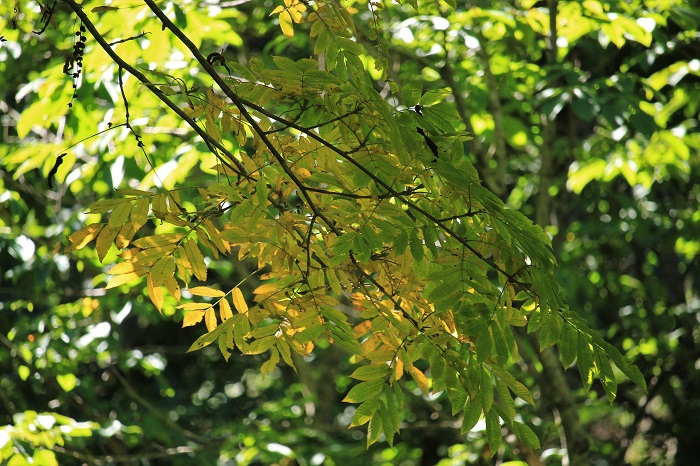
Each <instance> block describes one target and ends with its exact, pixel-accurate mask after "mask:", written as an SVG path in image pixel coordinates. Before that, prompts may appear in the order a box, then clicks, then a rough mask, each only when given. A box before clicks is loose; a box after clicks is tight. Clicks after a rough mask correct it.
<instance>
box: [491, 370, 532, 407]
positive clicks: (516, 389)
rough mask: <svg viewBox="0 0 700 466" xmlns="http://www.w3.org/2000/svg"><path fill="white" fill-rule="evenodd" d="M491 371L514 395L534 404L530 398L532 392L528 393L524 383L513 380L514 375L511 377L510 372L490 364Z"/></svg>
mask: <svg viewBox="0 0 700 466" xmlns="http://www.w3.org/2000/svg"><path fill="white" fill-rule="evenodd" d="M491 372H492V373H493V374H494V375H495V376H496V377H498V378H499V379H501V380H503V382H505V384H506V385H507V386H508V388H509V389H510V391H511V392H513V394H514V395H516V396H518V397H520V398H521V399H523V400H524V401H526V402H527V403H529V404H530V405H532V406H535V400H534V398H532V393H530V390H528V388H527V387H526V386H525V385H523V384H522V383H520V382H518V381H517V380H515V377H513V375H512V374H511V373H510V372H508V371H506V370H505V369H503V368H501V367H499V366H496V365H492V366H491Z"/></svg>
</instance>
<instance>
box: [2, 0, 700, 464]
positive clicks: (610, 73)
mask: <svg viewBox="0 0 700 466" xmlns="http://www.w3.org/2000/svg"><path fill="white" fill-rule="evenodd" d="M278 3H279V2H273V1H262V2H258V1H246V0H237V1H225V0H222V1H216V0H209V1H201V2H198V1H191V0H187V1H178V2H168V1H164V2H160V6H161V7H162V8H163V9H164V10H165V11H166V12H168V14H169V16H170V17H171V18H173V19H174V21H175V22H176V24H177V25H178V26H179V27H181V28H183V29H184V30H185V31H187V34H188V36H189V37H190V39H191V40H193V41H194V42H195V43H196V44H197V45H198V46H199V47H200V49H201V50H202V51H203V52H206V53H211V52H220V53H222V54H223V55H224V56H225V57H226V59H227V60H234V61H239V62H241V63H244V64H245V63H247V62H248V60H249V59H250V58H252V57H259V58H261V59H262V60H263V61H264V62H265V63H271V56H272V55H284V56H287V57H290V58H295V59H299V58H304V57H308V56H310V55H311V54H312V51H313V41H312V40H311V39H310V38H309V35H308V31H307V29H305V28H306V25H305V24H301V25H295V29H296V34H295V35H294V37H293V38H287V37H285V36H284V35H282V34H281V33H280V29H279V25H278V24H276V18H275V17H269V14H270V12H271V11H272V10H273V9H274V8H275V6H277V4H278ZM405 3H406V4H405V5H403V6H401V5H398V4H395V3H389V2H386V3H380V2H372V3H370V4H369V5H368V3H367V2H363V1H351V0H343V1H342V4H343V5H344V6H345V7H347V8H348V10H349V12H350V13H351V14H352V15H353V16H354V18H355V21H356V24H357V26H358V37H359V38H360V40H362V41H365V42H366V45H367V50H369V51H370V52H371V53H369V54H367V55H365V56H364V57H363V59H364V60H365V63H366V65H367V70H368V72H369V73H370V74H372V76H373V77H374V78H375V79H376V80H377V86H378V88H381V87H382V86H384V85H385V84H384V83H383V82H381V81H380V78H381V74H380V73H379V72H378V71H377V70H376V69H375V66H374V64H375V62H377V61H380V62H381V61H386V63H387V64H388V66H387V70H388V78H389V79H391V80H393V81H395V82H398V83H401V82H402V81H403V80H405V79H407V78H409V77H415V76H421V77H422V78H423V80H424V81H425V89H426V90H427V89H430V88H442V87H445V86H448V87H450V88H451V89H452V94H451V95H448V96H446V101H447V102H450V103H451V105H453V106H454V108H455V111H456V112H457V113H458V114H459V115H460V117H461V118H462V120H463V121H464V125H465V129H466V130H468V131H470V132H472V133H474V135H475V137H474V138H473V139H472V140H471V141H468V142H467V143H466V145H467V147H466V149H467V152H468V153H469V155H470V156H471V157H472V158H473V162H474V163H475V164H476V166H477V167H478V169H479V171H480V174H481V177H482V178H483V179H484V181H485V183H486V184H487V186H489V187H490V188H491V189H492V190H493V191H494V192H496V193H497V194H498V195H499V196H501V197H502V198H503V199H506V200H507V202H508V204H509V205H511V206H514V207H516V208H518V209H520V210H521V211H522V212H524V213H525V214H526V215H528V216H530V217H532V218H537V220H538V222H539V223H541V224H543V225H546V228H547V231H548V232H549V233H550V234H551V235H552V237H553V239H554V248H555V253H556V256H557V257H558V259H559V269H558V276H559V278H560V283H561V286H562V287H563V288H564V289H565V290H566V296H567V297H568V300H569V304H570V306H571V308H572V309H575V310H577V311H579V312H581V313H582V314H583V315H584V316H585V317H586V319H588V321H589V322H590V323H591V324H592V325H593V326H595V327H596V328H598V329H599V330H600V331H601V333H602V334H603V336H604V337H605V338H606V339H607V340H608V341H610V342H611V343H613V344H614V345H615V346H617V347H618V348H620V349H622V350H624V352H625V353H626V354H627V355H628V356H629V357H630V358H632V359H633V361H634V362H635V363H636V364H637V365H639V367H640V369H641V370H642V372H643V374H644V375H645V377H646V379H647V382H648V384H649V394H648V395H645V394H644V393H642V392H641V391H640V390H639V389H637V388H634V387H632V385H631V384H629V383H627V384H624V385H622V386H621V387H620V389H619V392H618V400H617V401H616V402H615V403H614V404H612V405H611V404H609V403H608V402H607V400H606V398H605V396H604V395H603V393H602V389H600V387H597V386H594V389H593V390H592V391H591V392H588V393H586V392H584V391H583V390H582V389H581V388H580V381H578V375H577V374H575V373H574V372H575V370H574V371H571V370H570V371H569V372H567V377H568V378H569V382H570V386H571V387H572V389H571V390H572V396H573V397H574V399H575V400H576V401H577V402H578V404H579V408H578V417H579V421H580V422H581V424H582V425H583V428H584V432H586V433H587V435H589V436H590V442H591V448H590V451H589V463H588V464H595V465H617V464H623V463H627V464H633V465H672V464H679V465H683V464H695V461H696V458H697V457H698V454H699V453H700V445H699V444H698V442H697V440H696V439H697V432H698V428H699V424H698V419H700V395H698V394H699V393H700V349H699V348H700V324H699V321H700V300H699V296H698V289H700V286H699V285H700V278H699V277H698V271H699V270H700V268H698V265H699V263H700V259H699V253H700V209H699V208H698V206H700V182H699V176H700V132H699V131H698V113H699V109H698V105H699V103H700V79H699V76H700V40H699V39H700V35H699V32H698V28H699V26H700V8H698V6H697V5H696V4H694V2H686V1H682V0H647V1H641V0H630V1H626V2H614V1H609V2H608V1H599V0H587V1H583V2H579V1H575V2H574V1H572V2H568V1H559V2H556V1H552V0H550V1H548V2H536V1H531V0H527V1H525V0H523V1H496V2H484V1H473V2H461V1H460V2H457V3H458V5H457V7H456V8H452V7H450V6H449V5H448V4H449V2H447V3H442V2H422V1H421V2H418V5H419V12H420V13H419V14H417V13H416V12H415V10H414V9H413V8H412V7H411V5H415V4H416V3H415V2H411V1H407V2H405ZM112 5H114V6H118V7H119V9H105V10H103V11H100V10H98V11H97V13H96V15H97V16H96V21H97V22H98V26H99V27H100V29H101V30H103V31H109V33H108V36H109V38H110V40H120V39H126V38H129V37H133V36H137V35H141V34H144V35H143V36H142V37H139V38H138V39H137V40H130V41H128V42H124V43H121V44H119V45H118V46H117V49H118V50H119V52H120V54H122V55H123V56H127V57H132V56H133V57H138V59H137V60H136V65H137V66H139V67H141V68H144V69H149V68H151V69H152V68H153V67H154V66H155V65H157V66H158V68H159V69H166V70H167V71H168V73H170V74H172V75H173V76H177V77H182V78H186V79H187V82H188V83H195V84H194V85H196V83H197V79H198V78H197V76H198V69H197V68H196V67H192V66H191V60H190V58H189V57H188V55H187V50H184V49H182V48H181V47H180V46H179V45H178V44H175V43H171V42H170V38H169V36H167V35H166V34H164V33H162V31H161V27H160V24H159V23H158V22H157V21H155V20H154V19H153V18H152V17H151V16H149V15H148V14H146V9H145V8H144V7H143V6H141V5H140V4H139V3H138V2H133V1H123V2H122V1H118V2H113V3H112ZM95 6H97V7H99V6H100V4H97V3H94V2H93V3H91V4H90V6H89V7H87V8H86V9H89V8H92V7H95ZM553 6H556V8H557V10H558V15H557V17H556V27H557V35H556V37H554V41H555V42H554V43H550V42H548V41H551V40H552V35H551V34H550V33H549V31H550V26H551V15H550V14H549V12H550V9H551V8H552V7H553ZM42 8H43V6H41V5H40V4H39V3H38V2H30V1H27V2H3V3H2V5H0V34H1V35H2V42H1V43H0V82H2V86H1V91H0V115H1V122H2V128H1V130H2V133H1V134H0V348H1V350H0V368H1V370H2V374H3V377H2V378H1V379H0V425H2V426H3V427H0V457H1V458H2V461H5V462H6V464H10V465H22V464H41V465H44V464H45V465H52V464H144V465H146V464H171V465H185V464H187V465H189V464H222V465H223V464H241V465H245V464H282V465H292V464H301V465H320V464H325V465H333V464H345V465H355V464H357V465H366V464H379V465H381V464H387V465H388V464H391V465H395V464H404V465H413V464H416V465H417V464H425V465H427V464H440V465H441V466H448V465H458V464H508V463H507V462H508V461H511V460H512V461H516V460H520V461H524V462H526V463H527V464H552V465H554V464H562V458H564V449H565V447H566V445H562V437H561V433H560V425H559V417H558V413H557V412H556V410H553V409H552V406H551V403H550V399H549V397H550V392H549V388H548V385H547V384H548V381H547V380H546V378H544V377H542V375H541V374H542V370H543V368H542V362H541V361H540V359H539V357H538V352H537V350H536V348H535V347H534V346H533V345H531V344H530V346H529V349H528V342H527V341H522V342H519V344H520V345H521V348H522V352H523V358H522V361H521V363H520V368H521V369H523V370H524V372H525V373H526V374H529V377H530V378H529V381H528V385H529V386H530V387H533V388H534V389H535V391H536V395H537V400H538V408H537V409H536V410H533V409H531V408H528V407H527V406H523V407H520V409H521V411H520V413H519V414H520V415H521V416H522V417H523V418H525V419H527V420H528V422H531V423H532V424H534V425H535V426H536V428H537V429H538V432H537V433H538V435H540V438H541V441H542V445H543V449H542V451H541V452H538V453H534V452H527V451H525V450H523V449H522V446H521V445H519V444H518V443H517V441H516V440H515V439H514V438H507V439H506V441H505V442H504V443H503V446H502V447H501V448H502V450H501V451H499V452H498V454H497V455H496V456H495V457H494V458H493V459H491V458H490V456H489V455H488V452H485V451H484V433H483V426H481V425H477V428H476V429H475V430H474V431H473V432H471V433H469V434H468V435H467V436H466V438H465V437H460V436H459V424H458V422H457V420H455V419H453V418H452V417H451V416H450V413H449V412H448V411H449V409H448V408H446V407H445V404H444V400H443V399H442V397H441V396H435V397H433V398H431V399H427V398H425V397H423V396H421V395H420V390H417V389H415V390H413V391H414V393H416V394H417V395H416V396H415V397H413V398H411V399H409V400H407V410H406V413H405V414H404V419H405V423H404V424H405V425H404V426H403V428H402V432H401V435H400V436H399V437H397V440H396V445H395V447H394V448H389V447H388V446H387V445H386V444H385V443H379V444H375V445H373V446H372V447H371V448H369V449H365V442H364V440H363V437H364V433H363V432H362V431H361V430H347V429H346V427H347V425H348V424H349V422H350V418H351V417H352V409H351V408H349V407H348V406H347V405H344V404H343V403H341V401H340V400H341V399H342V398H343V396H344V393H345V392H346V391H347V389H348V386H349V384H350V380H349V379H348V378H347V377H345V376H344V375H342V374H343V373H347V371H344V369H345V368H346V366H347V364H348V355H347V354H344V353H343V352H342V351H341V350H338V349H331V348H323V347H320V346H319V347H318V348H317V350H316V351H315V353H314V356H313V357H311V358H307V359H306V360H302V359H301V358H299V359H300V360H299V361H295V362H297V366H298V367H299V374H298V375H296V374H294V373H293V371H291V369H289V368H288V367H286V366H284V367H279V368H277V369H276V370H275V371H274V373H273V374H272V375H271V376H268V377H266V378H262V377H261V375H260V372H259V364H260V362H261V361H262V359H260V360H258V359H257V358H259V357H258V356H256V357H248V358H242V357H238V356H236V355H235V354H234V356H233V357H232V359H231V361H229V363H225V362H224V361H223V358H222V357H221V355H220V354H219V353H218V352H217V351H216V349H214V348H206V349H205V350H203V351H199V352H196V353H185V350H186V349H187V348H188V347H189V345H190V343H191V342H192V341H193V340H194V339H195V338H196V337H197V336H198V335H199V334H198V332H199V331H200V330H199V329H196V328H195V329H193V328H186V329H181V328H180V325H181V321H182V316H181V315H178V314H175V313H174V312H173V311H170V312H167V311H166V313H165V314H164V315H160V314H158V313H157V311H156V310H155V309H154V307H153V306H152V305H151V304H150V302H149V300H148V297H147V295H146V293H145V291H144V290H143V289H141V288H139V287H135V288H132V289H124V290H122V292H121V293H120V292H116V291H114V290H110V292H105V291H104V290H103V289H102V287H103V286H104V284H105V282H106V275H105V270H106V269H107V268H108V267H107V265H108V264H110V263H112V262H113V260H114V254H115V252H114V251H112V252H110V253H109V254H108V255H107V257H106V258H105V260H104V264H103V263H101V262H100V261H99V260H98V259H97V257H96V255H95V253H94V251H93V250H91V249H83V250H80V251H78V252H76V253H73V254H71V255H64V254H62V251H63V249H64V247H65V246H66V245H67V237H68V235H69V234H70V233H71V232H73V231H75V230H77V229H78V228H80V227H81V226H82V225H83V224H85V223H90V221H91V220H90V215H89V214H85V213H84V212H85V211H86V210H87V206H88V205H89V204H90V203H92V202H94V201H96V200H98V199H103V198H109V197H110V196H112V190H113V189H114V188H117V187H125V186H131V187H139V188H140V189H148V188H150V187H153V186H158V183H159V181H158V179H157V178H160V179H162V180H164V181H163V183H164V185H165V186H166V187H172V186H175V185H177V184H180V183H183V182H186V184H187V185H189V186H197V185H204V184H205V183H206V182H207V179H208V176H210V174H211V173H212V172H211V170H210V169H209V168H208V167H211V166H212V165H213V158H212V156H211V154H208V153H207V151H206V147H205V146H204V145H203V144H201V145H196V144H195V145H192V143H191V142H190V140H189V139H187V138H184V137H183V135H184V134H185V130H184V126H183V125H182V123H181V122H178V121H177V120H176V119H175V118H174V117H173V115H172V114H167V113H162V112H161V110H160V107H159V105H158V104H157V102H156V101H155V99H154V97H152V96H151V95H149V94H148V93H146V92H140V91H142V90H141V89H139V87H138V84H137V83H135V82H134V80H128V81H127V82H126V83H125V90H126V92H127V93H128V95H130V96H136V95H138V98H133V97H132V98H131V99H130V112H131V115H132V118H135V119H136V120H133V123H134V125H135V126H137V127H138V128H139V129H140V130H141V131H142V132H143V134H144V135H145V136H146V137H147V138H148V144H149V147H148V152H147V153H148V155H149V159H150V160H146V159H145V158H144V157H143V154H142V153H141V151H140V149H139V148H138V147H137V145H136V141H134V139H133V138H132V137H129V133H128V132H127V131H126V130H125V129H124V128H120V127H117V128H115V129H112V130H109V131H106V130H107V129H108V128H109V126H110V125H109V123H112V124H113V125H118V124H120V123H123V118H124V116H123V106H122V102H121V96H120V94H119V87H118V84H117V68H116V67H115V65H113V64H112V63H111V62H110V60H109V58H108V57H107V56H106V54H104V52H102V51H101V50H100V49H99V48H98V47H97V46H96V45H95V43H94V41H93V40H92V38H91V37H89V36H88V37H85V38H84V39H83V38H82V37H81V35H83V33H82V32H81V31H80V29H79V27H80V24H79V23H78V22H77V21H76V18H75V17H74V16H73V15H71V14H70V12H69V10H68V9H67V8H66V7H65V6H64V5H62V3H61V2H58V3H57V9H56V13H55V14H54V16H53V18H52V22H51V23H50V24H49V25H48V27H47V28H46V30H45V31H44V32H43V34H41V35H38V34H36V33H34V32H32V31H35V30H37V29H39V25H40V22H39V19H40V17H41V15H42ZM97 17H98V18H99V19H97ZM79 42H83V43H84V44H85V49H84V56H82V57H81V59H80V62H78V61H77V60H76V61H75V63H73V68H72V72H71V71H70V70H69V73H68V74H65V73H64V71H65V70H64V65H65V63H66V59H67V58H71V57H72V58H74V59H75V58H77V57H76V56H75V53H76V52H75V51H76V48H75V47H76V44H77V43H79ZM73 73H77V76H75V77H74V76H72V74H73ZM153 79H154V81H157V79H158V77H157V76H153ZM388 98H392V97H391V96H390V95H389V96H388ZM69 103H70V104H71V105H70V106H69V105H68V104H69ZM397 104H398V103H397ZM86 138H87V139H86ZM79 141H80V142H79ZM76 143H77V144H76ZM73 144H76V145H75V146H74V147H72V148H71V150H70V151H66V149H67V148H68V147H70V146H71V145H73ZM62 152H67V155H66V160H65V162H64V163H63V164H62V165H61V166H60V167H59V170H58V173H57V175H56V182H57V183H56V184H57V185H58V188H57V190H56V191H50V190H49V189H48V186H47V180H46V178H47V175H48V174H49V171H50V169H51V167H52V166H53V164H54V162H55V159H56V156H57V155H58V154H60V153H62ZM151 164H153V165H154V166H155V171H156V172H157V173H158V177H154V175H153V170H151ZM208 260H209V259H208ZM210 272H211V273H212V274H216V275H215V276H213V281H218V282H220V283H228V284H231V285H233V284H235V283H237V282H238V281H239V280H240V277H241V276H243V275H246V274H247V273H249V271H248V270H247V269H246V266H245V264H244V265H238V264H237V265H236V266H234V265H233V264H232V263H231V262H226V261H220V262H212V270H211V271H210ZM113 291H114V292H113ZM166 308H170V309H172V306H166ZM408 388H409V389H410V388H411V387H410V383H409V387H408ZM446 411H447V412H446ZM480 429H481V430H480ZM510 464H511V465H515V464H519V463H517V462H512V463H510Z"/></svg>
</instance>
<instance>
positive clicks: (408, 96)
mask: <svg viewBox="0 0 700 466" xmlns="http://www.w3.org/2000/svg"><path fill="white" fill-rule="evenodd" d="M422 92H423V81H422V80H421V79H420V78H409V79H407V80H405V81H404V82H403V84H402V86H401V98H402V99H403V104H404V105H405V106H406V107H414V106H415V105H416V104H417V103H418V100H419V99H420V96H421V93H422Z"/></svg>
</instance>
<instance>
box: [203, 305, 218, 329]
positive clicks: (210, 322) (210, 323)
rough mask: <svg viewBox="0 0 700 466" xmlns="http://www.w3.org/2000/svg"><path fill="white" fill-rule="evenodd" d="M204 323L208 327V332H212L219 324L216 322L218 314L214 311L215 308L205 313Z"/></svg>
mask: <svg viewBox="0 0 700 466" xmlns="http://www.w3.org/2000/svg"><path fill="white" fill-rule="evenodd" d="M204 323H205V324H206V326H207V331H208V332H211V331H212V330H214V329H215V328H216V325H217V322H216V313H215V311H214V308H213V307H212V308H209V309H207V310H206V311H204Z"/></svg>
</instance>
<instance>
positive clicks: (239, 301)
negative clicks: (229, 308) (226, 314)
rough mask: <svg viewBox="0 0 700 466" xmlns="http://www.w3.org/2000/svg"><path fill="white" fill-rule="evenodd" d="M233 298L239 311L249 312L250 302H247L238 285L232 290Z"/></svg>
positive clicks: (234, 304)
mask: <svg viewBox="0 0 700 466" xmlns="http://www.w3.org/2000/svg"><path fill="white" fill-rule="evenodd" d="M231 298H232V299H233V307H235V308H236V310H237V311H238V312H240V313H241V314H245V313H246V312H248V304H247V303H246V302H245V298H243V293H242V292H241V289H240V288H238V287H236V288H234V289H233V290H231Z"/></svg>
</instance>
